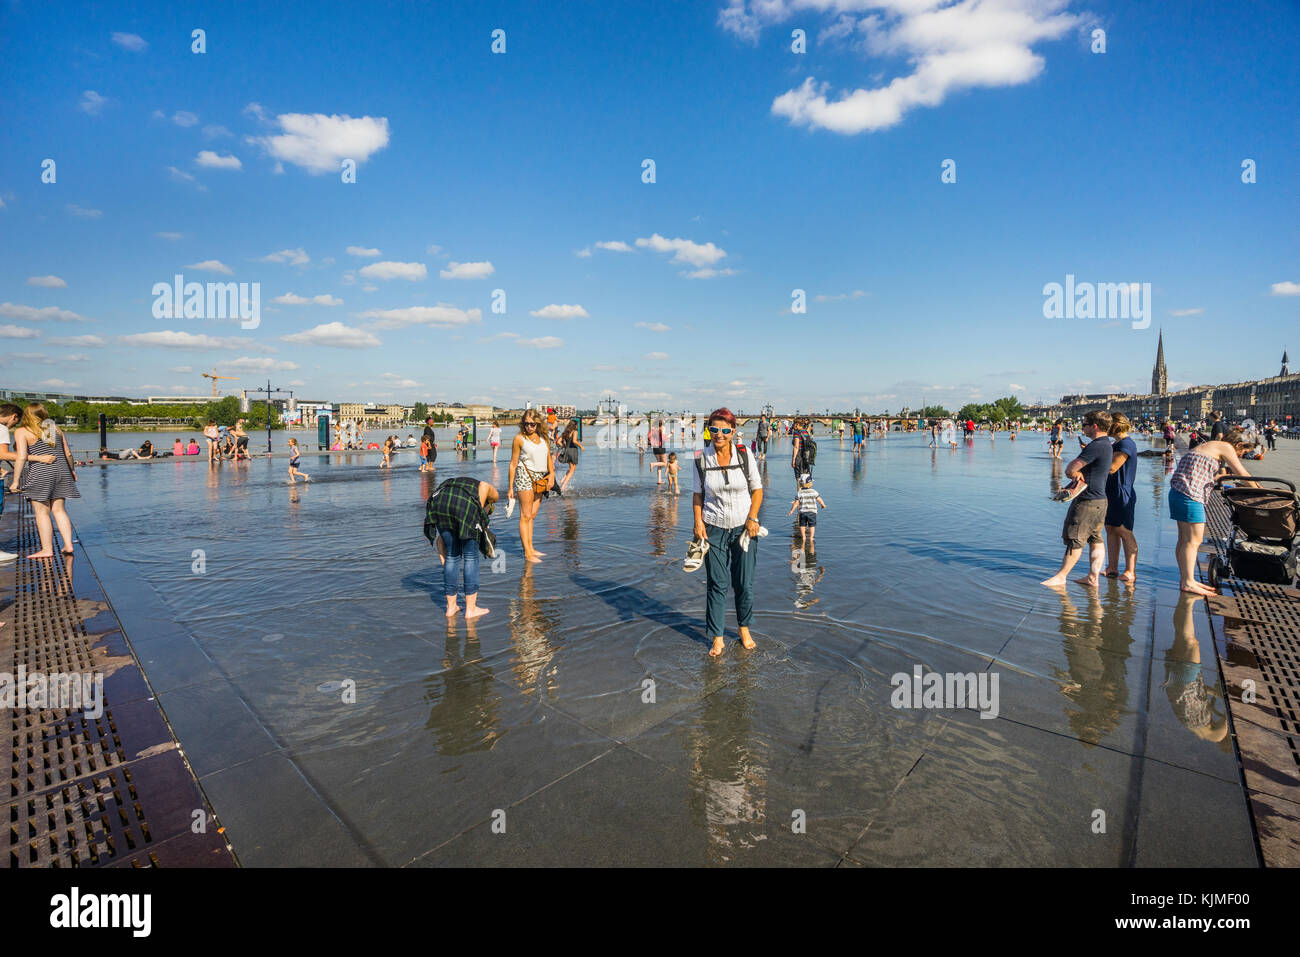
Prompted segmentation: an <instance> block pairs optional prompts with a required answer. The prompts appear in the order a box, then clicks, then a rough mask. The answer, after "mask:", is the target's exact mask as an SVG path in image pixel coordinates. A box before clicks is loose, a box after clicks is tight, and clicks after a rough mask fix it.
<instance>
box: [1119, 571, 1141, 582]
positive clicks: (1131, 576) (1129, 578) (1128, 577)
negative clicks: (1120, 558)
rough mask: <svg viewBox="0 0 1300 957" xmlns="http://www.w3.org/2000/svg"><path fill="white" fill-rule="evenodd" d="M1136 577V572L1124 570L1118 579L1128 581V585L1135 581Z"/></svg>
mask: <svg viewBox="0 0 1300 957" xmlns="http://www.w3.org/2000/svg"><path fill="white" fill-rule="evenodd" d="M1137 579H1138V577H1137V573H1136V572H1125V573H1124V574H1123V575H1120V576H1119V580H1120V581H1122V582H1128V583H1129V584H1130V585H1131V584H1133V582H1135V581H1137Z"/></svg>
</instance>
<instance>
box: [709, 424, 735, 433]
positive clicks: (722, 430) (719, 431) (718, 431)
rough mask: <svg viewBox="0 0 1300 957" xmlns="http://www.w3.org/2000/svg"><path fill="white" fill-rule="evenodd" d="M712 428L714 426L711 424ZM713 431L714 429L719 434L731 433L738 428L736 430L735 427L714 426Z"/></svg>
mask: <svg viewBox="0 0 1300 957" xmlns="http://www.w3.org/2000/svg"><path fill="white" fill-rule="evenodd" d="M710 428H713V427H712V426H711V427H710ZM713 431H714V432H717V433H718V434H719V435H730V434H731V433H732V432H735V431H736V430H735V429H719V428H713Z"/></svg>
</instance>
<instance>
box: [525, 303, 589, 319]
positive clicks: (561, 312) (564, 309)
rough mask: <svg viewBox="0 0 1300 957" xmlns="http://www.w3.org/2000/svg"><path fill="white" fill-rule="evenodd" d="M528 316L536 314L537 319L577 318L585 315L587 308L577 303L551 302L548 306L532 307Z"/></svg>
mask: <svg viewBox="0 0 1300 957" xmlns="http://www.w3.org/2000/svg"><path fill="white" fill-rule="evenodd" d="M528 314H529V315H530V316H536V317H537V318H538V319H577V318H583V319H585V318H586V317H587V310H586V309H583V308H582V307H581V306H578V305H573V306H570V305H567V304H558V303H551V304H550V305H549V306H543V307H542V308H541V309H534V310H532V311H531V312H529V313H528Z"/></svg>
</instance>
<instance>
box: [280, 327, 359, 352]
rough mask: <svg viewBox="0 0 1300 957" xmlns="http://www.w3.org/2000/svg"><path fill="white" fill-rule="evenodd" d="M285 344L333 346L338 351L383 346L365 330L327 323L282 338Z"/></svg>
mask: <svg viewBox="0 0 1300 957" xmlns="http://www.w3.org/2000/svg"><path fill="white" fill-rule="evenodd" d="M280 338H281V339H282V340H284V341H285V342H293V343H296V344H298V345H304V346H332V347H334V348H338V349H366V348H370V347H372V346H378V345H381V343H380V341H379V339H378V337H376V336H374V335H372V334H371V333H369V332H366V331H365V330H364V329H353V328H352V327H350V326H345V325H343V323H341V322H326V323H323V324H322V325H319V326H313V327H312V328H310V329H307V330H304V331H303V332H295V333H293V334H292V335H288V336H281V337H280Z"/></svg>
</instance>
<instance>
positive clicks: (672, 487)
mask: <svg viewBox="0 0 1300 957" xmlns="http://www.w3.org/2000/svg"><path fill="white" fill-rule="evenodd" d="M680 468H681V466H679V465H678V464H677V453H676V452H669V453H668V491H670V492H672V493H673V494H674V495H676V494H677V493H678V492H680V491H681V489H680V488H679V487H678V485H677V472H678V470H679V469H680Z"/></svg>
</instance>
